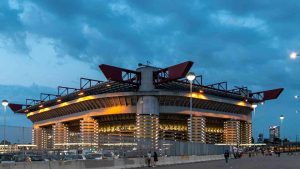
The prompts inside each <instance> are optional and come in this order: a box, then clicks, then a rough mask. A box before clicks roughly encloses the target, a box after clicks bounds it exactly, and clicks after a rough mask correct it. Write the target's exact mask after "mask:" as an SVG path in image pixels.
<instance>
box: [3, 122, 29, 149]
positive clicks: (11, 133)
mask: <svg viewBox="0 0 300 169" xmlns="http://www.w3.org/2000/svg"><path fill="white" fill-rule="evenodd" d="M5 131H6V137H5V138H6V141H7V142H10V143H11V144H31V136H32V130H31V127H20V126H11V125H7V126H5ZM3 140H4V125H0V142H2V141H3Z"/></svg>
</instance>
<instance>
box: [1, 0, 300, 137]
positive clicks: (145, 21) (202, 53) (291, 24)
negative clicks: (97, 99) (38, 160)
mask: <svg viewBox="0 0 300 169" xmlns="http://www.w3.org/2000/svg"><path fill="white" fill-rule="evenodd" d="M299 9H300V1H298V0H289V1H282V0H272V1H268V0H265V1H261V0H244V1H236V0H223V1H220V0H207V1H204V0H203V1H194V0H189V1H182V0H178V1H176V0H159V1H158V0H151V1H148V0H130V1H126V0H122V1H115V0H112V1H104V0H88V1H84V0H82V1H79V0H64V1H62V0H1V1H0V72H1V74H0V98H2V99H3V98H6V99H8V100H9V101H11V102H18V103H24V102H25V99H26V98H38V97H39V93H40V92H52V93H55V92H56V86H58V85H65V86H73V87H78V86H79V78H80V77H90V78H95V79H103V75H102V74H101V73H100V71H99V70H98V65H99V64H101V63H106V64H112V65H116V66H120V67H126V68H131V69H135V68H136V66H137V64H138V63H140V62H142V63H145V62H146V61H150V62H151V63H152V64H153V65H155V66H159V67H166V66H169V65H172V64H176V63H179V62H182V61H186V60H192V61H194V62H195V64H194V66H193V68H192V69H193V71H194V72H197V74H202V75H204V83H206V84H208V83H211V82H218V81H228V82H229V83H230V85H231V87H232V86H234V85H237V86H242V85H246V86H248V87H249V88H250V89H252V90H254V91H258V90H264V89H272V88H277V87H284V88H285V91H284V93H283V94H282V95H281V97H280V98H279V99H278V100H275V101H271V102H268V103H266V104H265V105H263V106H260V107H258V108H257V111H256V115H255V116H254V118H253V121H254V122H253V124H254V129H253V130H254V133H255V136H257V135H258V133H259V132H263V133H265V137H268V136H267V133H268V127H269V126H270V125H275V124H278V123H279V116H280V115H281V114H283V115H284V116H285V117H286V119H285V121H284V123H283V124H284V126H283V135H284V136H286V137H288V138H290V139H295V135H296V134H300V125H299V122H298V121H299V119H300V114H298V113H297V112H296V110H297V109H300V101H297V100H295V99H293V96H294V95H295V94H300V90H299V86H300V77H299V73H300V58H299V59H297V60H291V59H289V56H288V55H289V53H290V52H291V51H294V50H296V51H297V50H300V43H299V38H300V31H299V30H300V29H299V28H300V17H299ZM2 112H3V111H1V116H0V118H1V119H0V124H3V113H2ZM8 113H9V115H8V123H9V125H16V126H30V125H31V123H30V121H29V120H27V119H26V118H25V117H23V116H21V115H13V114H12V112H10V111H9V112H8Z"/></svg>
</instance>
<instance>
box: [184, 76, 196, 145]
mask: <svg viewBox="0 0 300 169" xmlns="http://www.w3.org/2000/svg"><path fill="white" fill-rule="evenodd" d="M186 78H187V80H188V81H189V82H190V128H189V133H190V138H189V140H190V142H192V141H193V139H192V131H193V130H192V117H193V112H192V107H193V97H192V93H193V81H194V80H195V78H196V75H195V74H194V73H193V72H189V73H187V74H186Z"/></svg>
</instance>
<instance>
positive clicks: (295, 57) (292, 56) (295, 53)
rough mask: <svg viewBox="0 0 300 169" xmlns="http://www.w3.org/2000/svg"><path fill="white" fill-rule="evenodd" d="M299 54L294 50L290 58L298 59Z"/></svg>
mask: <svg viewBox="0 0 300 169" xmlns="http://www.w3.org/2000/svg"><path fill="white" fill-rule="evenodd" d="M298 56H299V54H298V53H297V52H292V53H291V54H290V58H291V59H293V60H295V59H297V57H298Z"/></svg>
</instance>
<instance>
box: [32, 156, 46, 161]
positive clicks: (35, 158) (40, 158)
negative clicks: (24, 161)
mask: <svg viewBox="0 0 300 169" xmlns="http://www.w3.org/2000/svg"><path fill="white" fill-rule="evenodd" d="M29 157H30V159H31V161H45V159H44V158H43V157H42V156H41V155H30V156H29Z"/></svg>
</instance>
